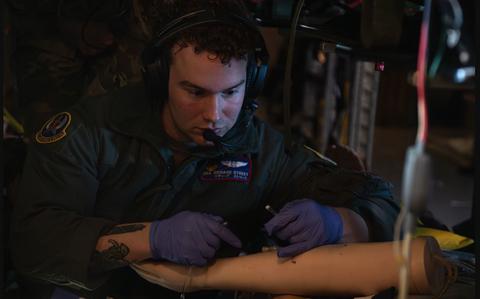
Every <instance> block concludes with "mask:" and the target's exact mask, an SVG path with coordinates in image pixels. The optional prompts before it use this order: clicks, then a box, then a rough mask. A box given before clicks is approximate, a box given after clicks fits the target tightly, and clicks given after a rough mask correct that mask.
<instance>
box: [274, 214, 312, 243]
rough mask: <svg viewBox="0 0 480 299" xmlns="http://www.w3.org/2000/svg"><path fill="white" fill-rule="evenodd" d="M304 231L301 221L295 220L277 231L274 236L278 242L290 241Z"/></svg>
mask: <svg viewBox="0 0 480 299" xmlns="http://www.w3.org/2000/svg"><path fill="white" fill-rule="evenodd" d="M303 231H305V227H304V225H303V223H301V221H299V219H298V218H297V219H296V220H295V221H292V222H290V223H289V224H287V225H286V226H285V227H283V228H281V229H279V230H278V231H277V232H276V233H275V236H277V238H279V239H280V240H290V238H292V237H294V236H296V235H299V234H300V233H302V232H303Z"/></svg>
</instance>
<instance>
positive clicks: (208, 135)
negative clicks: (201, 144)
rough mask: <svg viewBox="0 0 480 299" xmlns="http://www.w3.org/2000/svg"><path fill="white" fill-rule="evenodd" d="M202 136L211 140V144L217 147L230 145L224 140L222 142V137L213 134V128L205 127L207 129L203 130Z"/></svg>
mask: <svg viewBox="0 0 480 299" xmlns="http://www.w3.org/2000/svg"><path fill="white" fill-rule="evenodd" d="M203 138H205V140H208V141H211V142H213V144H215V146H216V147H218V148H229V147H231V145H229V144H227V143H225V142H222V141H221V138H222V137H221V136H218V135H217V134H215V132H214V131H213V130H209V129H207V130H205V131H203Z"/></svg>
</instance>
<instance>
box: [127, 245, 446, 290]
mask: <svg viewBox="0 0 480 299" xmlns="http://www.w3.org/2000/svg"><path fill="white" fill-rule="evenodd" d="M393 244H394V243H393V242H384V243H357V244H340V245H327V246H321V247H318V248H315V249H312V250H310V251H308V252H305V253H303V254H301V255H298V256H296V257H295V258H292V259H286V260H282V259H279V258H278V257H277V255H276V253H275V252H265V253H258V254H252V255H248V256H242V257H235V258H225V259H218V260H217V261H216V262H215V263H214V264H212V265H210V266H209V267H204V268H196V267H191V268H189V267H185V266H180V265H174V264H170V263H150V262H146V263H141V264H134V265H133V266H132V268H133V269H134V270H135V271H137V273H138V274H139V275H140V276H142V277H143V278H145V279H147V280H149V281H150V282H152V283H155V284H159V285H161V286H163V287H166V288H169V289H172V290H175V291H178V292H192V291H197V290H204V289H218V290H242V291H251V292H260V293H271V294H295V295H306V296H309V295H354V296H368V295H372V294H376V293H378V292H380V291H382V290H385V289H387V288H389V287H392V286H397V285H398V274H397V273H398V263H397V261H396V259H395V257H394V255H393ZM410 265H411V274H412V277H411V282H410V293H412V294H434V295H435V294H438V293H440V291H441V290H442V288H443V286H445V284H446V281H447V279H446V278H447V275H446V273H447V271H446V266H445V261H444V260H442V259H440V250H439V248H438V244H437V243H436V241H435V240H434V239H432V238H421V239H415V240H414V241H413V242H412V260H411V263H410Z"/></svg>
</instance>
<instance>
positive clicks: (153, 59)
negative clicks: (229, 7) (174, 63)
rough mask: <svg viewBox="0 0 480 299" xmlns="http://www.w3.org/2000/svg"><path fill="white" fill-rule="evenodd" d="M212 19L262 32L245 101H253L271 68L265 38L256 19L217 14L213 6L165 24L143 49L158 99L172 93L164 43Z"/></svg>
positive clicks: (149, 84)
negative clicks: (256, 23)
mask: <svg viewBox="0 0 480 299" xmlns="http://www.w3.org/2000/svg"><path fill="white" fill-rule="evenodd" d="M208 23H221V24H227V25H233V26H238V25H239V24H240V25H243V26H245V27H247V28H248V29H249V30H252V31H253V32H256V33H257V34H258V38H257V39H256V40H257V41H256V43H257V44H256V45H255V53H254V54H253V55H251V56H253V57H251V56H249V57H248V65H247V79H246V90H245V95H246V101H245V104H246V105H249V104H250V102H251V101H253V100H254V99H256V98H257V97H258V95H259V93H260V92H261V90H262V88H263V82H264V81H265V76H266V74H267V70H268V52H267V48H266V47H265V41H264V40H263V37H262V35H261V33H260V31H259V30H258V28H257V27H256V25H255V23H253V22H252V21H250V20H248V19H246V18H243V17H241V16H238V15H235V14H230V13H222V14H217V13H216V12H215V11H211V10H198V11H194V12H191V13H188V14H186V15H183V16H181V17H178V18H176V19H174V20H172V21H171V22H169V23H168V24H167V25H165V27H163V29H162V30H161V31H160V32H159V33H158V34H157V35H156V38H155V39H154V40H153V41H152V42H151V43H150V45H149V46H147V47H146V48H145V50H144V51H143V53H142V63H143V77H144V81H145V85H146V87H147V90H148V92H149V93H150V96H151V97H152V98H153V99H154V100H155V101H162V100H163V99H166V98H167V97H168V77H169V60H168V58H169V54H170V53H169V51H170V49H165V47H164V46H163V44H164V43H165V41H166V40H168V39H169V38H171V37H173V36H174V35H175V34H177V33H179V32H181V31H183V30H186V29H188V28H191V27H194V26H199V25H203V24H208Z"/></svg>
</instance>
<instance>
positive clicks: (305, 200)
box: [280, 198, 314, 213]
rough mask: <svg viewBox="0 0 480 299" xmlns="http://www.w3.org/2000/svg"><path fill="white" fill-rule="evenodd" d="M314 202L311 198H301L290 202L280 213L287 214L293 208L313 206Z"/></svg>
mask: <svg viewBox="0 0 480 299" xmlns="http://www.w3.org/2000/svg"><path fill="white" fill-rule="evenodd" d="M312 202H314V201H313V200H312V199H309V198H301V199H296V200H292V201H290V202H288V203H287V204H286V205H285V206H283V208H282V209H281V210H280V213H282V212H287V211H288V210H290V209H292V208H296V207H297V206H301V205H305V204H311V203H312Z"/></svg>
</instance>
